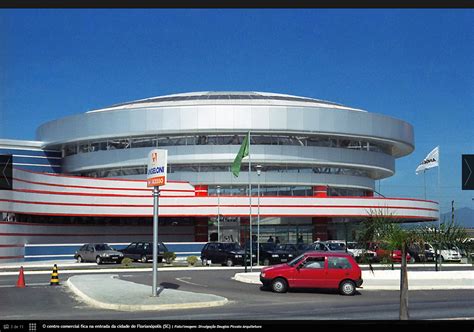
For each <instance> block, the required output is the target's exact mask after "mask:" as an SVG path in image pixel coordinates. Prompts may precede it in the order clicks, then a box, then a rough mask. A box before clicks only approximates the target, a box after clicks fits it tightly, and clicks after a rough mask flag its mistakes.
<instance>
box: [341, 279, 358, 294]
mask: <svg viewBox="0 0 474 332" xmlns="http://www.w3.org/2000/svg"><path fill="white" fill-rule="evenodd" d="M339 291H340V292H341V294H342V295H354V294H355V292H356V286H355V283H354V282H353V281H352V280H344V281H342V282H341V284H340V285H339Z"/></svg>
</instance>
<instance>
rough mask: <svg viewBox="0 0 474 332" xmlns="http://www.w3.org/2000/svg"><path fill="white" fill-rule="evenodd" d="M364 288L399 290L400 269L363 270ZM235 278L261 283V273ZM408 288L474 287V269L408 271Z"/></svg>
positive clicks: (240, 274) (239, 275)
mask: <svg viewBox="0 0 474 332" xmlns="http://www.w3.org/2000/svg"><path fill="white" fill-rule="evenodd" d="M362 279H363V280H364V283H363V284H362V289H363V290H399V289H400V271H399V270H398V271H397V270H393V271H392V270H375V271H374V273H373V274H372V272H370V271H362ZM234 280H236V281H240V282H244V283H250V284H259V285H261V282H260V273H259V272H252V273H236V274H235V276H234ZM408 288H409V289H411V290H429V289H436V290H440V289H474V271H438V272H435V271H408Z"/></svg>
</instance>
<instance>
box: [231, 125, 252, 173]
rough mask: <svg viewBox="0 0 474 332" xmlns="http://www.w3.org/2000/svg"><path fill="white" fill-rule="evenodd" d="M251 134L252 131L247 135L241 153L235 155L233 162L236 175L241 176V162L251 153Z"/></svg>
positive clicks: (233, 170) (233, 171)
mask: <svg viewBox="0 0 474 332" xmlns="http://www.w3.org/2000/svg"><path fill="white" fill-rule="evenodd" d="M249 136H250V132H248V133H247V135H245V138H244V141H243V142H242V146H241V147H240V150H239V153H237V156H235V159H234V162H233V163H232V174H234V176H235V177H238V176H239V173H240V164H241V163H242V159H244V158H245V157H247V156H248V155H249Z"/></svg>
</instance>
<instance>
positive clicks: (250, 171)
mask: <svg viewBox="0 0 474 332" xmlns="http://www.w3.org/2000/svg"><path fill="white" fill-rule="evenodd" d="M248 140H249V222H250V272H252V265H253V264H252V263H253V260H252V247H253V241H252V183H251V182H250V174H251V173H252V158H251V153H250V146H251V143H250V131H249V132H248ZM246 254H247V253H246ZM244 259H246V258H244Z"/></svg>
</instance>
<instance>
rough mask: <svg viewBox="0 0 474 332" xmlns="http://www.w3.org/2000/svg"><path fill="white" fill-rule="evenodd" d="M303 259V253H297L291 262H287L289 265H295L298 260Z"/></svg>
mask: <svg viewBox="0 0 474 332" xmlns="http://www.w3.org/2000/svg"><path fill="white" fill-rule="evenodd" d="M303 259H304V255H299V256H298V257H296V258H295V259H293V260H292V261H291V262H289V263H288V265H289V266H295V265H298V264H299V262H301V261H302V260H303Z"/></svg>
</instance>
